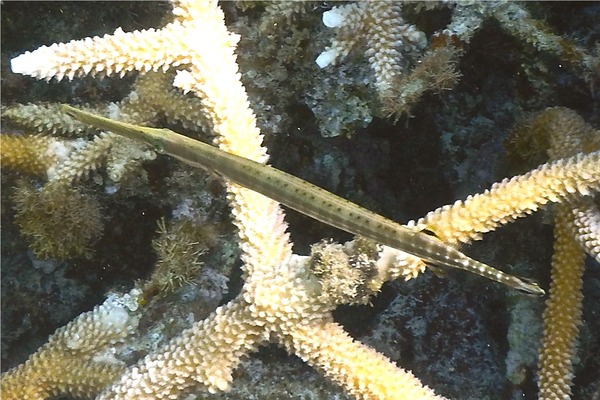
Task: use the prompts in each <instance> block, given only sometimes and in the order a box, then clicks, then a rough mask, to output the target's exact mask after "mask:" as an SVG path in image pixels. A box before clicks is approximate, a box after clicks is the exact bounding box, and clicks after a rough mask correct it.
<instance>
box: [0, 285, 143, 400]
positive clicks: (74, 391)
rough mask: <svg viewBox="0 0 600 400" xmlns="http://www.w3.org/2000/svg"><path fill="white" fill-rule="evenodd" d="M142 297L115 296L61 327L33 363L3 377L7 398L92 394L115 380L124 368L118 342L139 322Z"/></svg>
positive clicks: (135, 294)
mask: <svg viewBox="0 0 600 400" xmlns="http://www.w3.org/2000/svg"><path fill="white" fill-rule="evenodd" d="M138 296H139V291H132V292H131V293H130V294H125V295H111V296H109V297H108V298H107V299H106V301H105V302H104V303H103V304H101V305H99V306H96V307H95V308H94V310H92V311H89V312H87V313H84V314H81V315H80V316H79V317H77V318H76V319H75V320H73V321H72V322H70V323H69V324H67V325H66V326H64V327H62V328H60V329H58V330H57V331H56V332H55V333H54V334H53V335H52V336H50V338H49V339H48V343H46V344H45V345H44V346H42V347H41V348H40V349H39V350H38V351H37V352H36V353H35V354H33V355H32V356H31V357H29V359H28V360H27V362H25V363H24V364H22V365H20V366H19V367H17V368H14V369H12V370H11V371H10V372H7V373H6V374H3V375H2V397H3V398H5V399H31V400H43V399H47V398H49V397H52V396H55V395H57V394H63V393H69V394H71V395H73V396H81V397H90V396H92V395H93V394H94V390H95V388H97V387H102V386H105V385H107V384H108V383H110V382H111V381H112V380H113V379H115V377H117V376H118V375H119V374H120V373H122V372H123V369H124V363H123V362H122V361H120V360H118V359H116V358H115V357H114V353H115V349H114V346H117V345H118V344H120V343H123V342H124V341H125V338H127V336H130V335H131V334H132V333H133V332H134V330H135V328H136V326H137V324H138V321H139V319H138V317H137V316H136V315H135V311H136V310H137V308H138V307H137V297H138ZM23 382H35V384H29V385H23Z"/></svg>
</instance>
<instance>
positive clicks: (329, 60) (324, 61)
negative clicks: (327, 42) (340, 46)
mask: <svg viewBox="0 0 600 400" xmlns="http://www.w3.org/2000/svg"><path fill="white" fill-rule="evenodd" d="M337 56H338V52H337V51H335V50H327V51H324V52H322V53H321V54H319V56H318V57H317V59H316V60H315V62H316V63H317V65H318V66H319V68H325V67H326V66H328V65H329V64H333V62H334V61H335V59H336V58H337Z"/></svg>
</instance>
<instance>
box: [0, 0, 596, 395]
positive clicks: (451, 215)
mask: <svg viewBox="0 0 600 400" xmlns="http://www.w3.org/2000/svg"><path fill="white" fill-rule="evenodd" d="M509 4H510V3H509ZM402 7H404V6H403V5H402ZM461 7H462V6H461V5H460V4H457V8H458V9H460V8H461ZM464 7H467V5H465V6H464ZM473 7H476V6H473ZM473 7H472V8H471V9H470V10H473ZM482 7H483V6H482ZM490 7H492V6H490ZM507 7H510V6H507ZM357 12H358V13H362V14H360V17H356V16H354V17H353V15H358V14H356V13H357ZM374 17H377V18H379V20H375V21H374V20H373V18H374ZM453 18H454V21H456V19H457V18H458V11H456V12H455V16H454V17H453ZM323 21H324V22H325V24H326V25H327V26H328V27H331V28H336V29H338V28H339V29H341V28H342V27H343V25H344V24H348V23H349V22H352V21H354V23H355V24H358V25H357V26H359V27H360V29H366V30H367V31H369V32H370V31H375V34H374V35H375V36H372V35H371V36H368V37H367V43H368V44H369V49H368V50H366V52H365V55H366V56H367V57H368V58H369V61H370V62H372V63H374V64H376V66H375V67H374V72H375V74H376V87H377V90H379V91H383V92H386V91H389V90H391V89H390V88H391V85H393V84H394V83H395V82H394V81H395V79H396V77H397V76H398V75H399V74H401V73H402V67H401V65H402V64H403V63H404V61H403V60H402V57H400V54H401V53H402V51H401V50H398V47H399V46H400V45H401V44H407V43H408V45H410V46H412V47H410V49H409V50H410V51H415V52H419V51H421V50H422V49H423V47H424V46H425V43H424V37H423V35H422V33H421V32H420V31H418V30H416V28H414V27H413V26H412V25H410V24H407V23H404V21H403V18H402V15H401V6H400V5H399V4H396V3H395V2H372V3H359V4H351V5H343V6H336V7H335V8H334V9H333V10H332V11H328V12H327V13H326V15H325V16H324V17H323ZM378 25H379V26H380V27H381V29H378V28H377V27H378ZM398 29H399V31H397V30H398ZM455 30H456V29H455ZM453 34H456V32H454V33H453ZM341 36H343V35H340V38H336V39H335V40H334V42H333V44H332V46H331V47H330V48H329V49H328V50H326V51H325V52H324V53H322V54H321V56H320V57H319V61H318V62H319V65H320V66H323V67H325V66H327V65H330V64H331V65H333V63H334V62H335V61H337V60H338V58H343V57H344V56H345V55H346V54H348V53H349V50H346V49H345V46H346V47H347V46H350V47H353V46H354V43H349V42H348V39H343V38H342V37H341ZM239 40H240V38H239V36H238V35H237V34H234V33H232V32H230V31H228V29H227V27H226V25H225V17H224V13H223V11H222V10H221V8H220V7H219V6H218V4H217V1H216V0H178V1H173V9H172V21H171V22H169V23H167V24H166V25H165V26H164V27H163V28H161V29H146V30H140V31H133V32H124V31H123V30H122V29H118V30H117V31H115V32H114V34H107V35H105V36H103V37H94V38H85V39H82V40H74V41H71V42H69V43H60V44H53V45H50V46H43V47H41V48H39V49H37V50H34V51H33V52H27V53H25V54H22V55H20V56H18V57H16V58H14V59H13V60H12V61H11V65H12V69H13V71H14V72H17V73H21V74H24V75H29V76H32V77H34V78H36V79H44V80H47V81H49V80H51V79H52V78H55V79H57V80H61V79H63V78H68V79H73V78H75V77H82V76H87V75H91V76H104V75H118V76H123V75H125V74H126V73H129V72H132V71H137V72H139V73H140V75H139V77H138V78H137V80H136V84H135V86H134V90H133V91H132V93H131V94H130V95H129V96H128V97H127V98H125V99H123V100H122V101H121V102H120V103H118V104H117V103H113V104H111V105H109V106H108V107H106V108H105V109H103V110H100V111H101V112H102V113H103V114H104V115H107V116H111V117H113V118H116V119H119V120H123V121H127V122H132V123H140V124H142V123H145V124H158V123H160V119H159V117H157V115H160V116H161V117H165V118H166V119H167V120H168V121H169V122H177V123H181V124H182V125H183V126H184V127H187V128H193V129H195V130H197V131H201V130H207V129H210V130H211V131H212V132H213V133H214V135H215V138H214V143H215V144H216V145H217V146H219V148H221V149H222V150H224V151H227V152H229V153H233V154H237V155H241V156H243V157H246V158H249V159H252V160H254V161H257V162H260V163H267V161H268V159H269V156H268V153H267V148H266V147H265V146H263V134H262V133H261V131H260V129H259V128H258V126H257V121H256V116H255V115H254V113H253V111H252V110H251V108H250V101H249V99H248V96H247V94H246V90H245V87H244V85H243V84H242V81H241V74H240V72H239V71H238V64H237V62H236V56H235V54H234V51H235V49H236V45H237V44H238V42H239ZM437 54H441V53H437ZM457 54H458V52H456V53H451V54H449V55H448V54H447V56H446V57H445V58H444V57H442V58H440V60H441V61H440V60H438V61H440V62H441V63H442V64H444V66H445V67H447V66H448V65H452V63H453V62H454V60H455V58H456V55H457ZM432 70H433V69H432ZM419 93H420V92H419ZM23 107H25V106H23ZM14 112H17V111H16V110H15V111H14ZM27 112H29V111H27ZM63 117H64V116H60V117H54V119H52V120H49V121H48V122H45V121H46V120H43V121H41V122H40V121H39V119H38V118H36V117H31V118H30V119H29V120H28V121H30V122H26V124H28V125H31V126H32V127H33V129H38V130H39V129H40V128H36V127H42V128H41V129H42V130H44V131H46V130H50V131H52V132H57V133H60V132H62V131H64V130H68V131H78V132H81V130H82V129H89V128H82V127H81V126H79V125H74V126H73V127H71V128H59V127H58V126H64V125H65V122H61V121H62V118H63ZM7 118H9V117H7ZM59 120H60V121H59ZM68 123H72V121H70V122H68ZM86 131H87V130H86ZM576 134H577V130H576V129H575V131H574V132H573V135H576ZM4 140H5V139H3V143H4ZM28 140H29V139H28ZM31 140H33V141H34V142H33V143H34V144H35V139H31ZM49 140H53V139H47V138H46V139H42V142H43V143H42V145H41V146H39V147H36V149H35V150H34V152H36V154H42V153H43V154H46V151H45V149H46V148H47V147H48V144H47V142H48V141H49ZM44 143H46V144H44ZM65 143H66V142H65ZM3 146H4V144H3ZM21 147H23V146H21V144H20V143H18V145H15V146H14V148H15V149H20V148H21ZM25 147H26V146H25ZM30 147H31V146H30ZM30 147H29V148H26V150H23V154H25V155H19V156H15V157H13V158H12V160H15V161H12V164H13V165H14V166H15V167H16V168H23V169H30V170H31V171H32V172H37V173H39V171H41V170H43V169H44V168H48V165H55V164H57V166H56V167H55V168H56V169H55V170H54V171H53V172H52V173H49V174H48V176H49V180H50V182H51V183H49V184H61V185H64V187H70V186H71V185H73V183H74V182H77V181H79V180H81V179H83V177H84V176H86V174H89V172H90V171H94V170H96V169H97V168H99V166H100V165H103V164H108V167H107V169H108V175H109V176H110V178H111V179H112V180H113V181H114V182H119V181H121V180H124V179H125V177H131V176H132V175H134V174H133V173H132V171H137V170H139V169H140V165H141V164H142V163H143V162H146V161H152V160H154V159H155V158H156V153H157V152H160V149H151V148H148V147H145V146H140V145H137V144H134V143H133V142H131V141H128V140H126V139H122V138H120V137H117V136H116V135H113V134H111V133H108V132H100V133H99V134H97V135H95V136H94V138H93V139H92V140H89V141H86V142H85V144H84V145H82V146H80V147H77V148H76V149H75V150H73V151H72V152H71V153H69V155H68V157H67V158H66V161H58V162H57V161H55V160H54V159H53V158H51V159H50V161H46V160H45V159H43V158H42V159H41V164H40V165H35V164H31V161H30V162H29V164H31V165H29V164H28V162H25V161H22V160H27V159H29V160H31V159H32V157H31V156H29V154H31V152H32V151H31V150H30ZM38 148H39V149H41V150H39V149H38ZM4 157H5V156H4V155H3V159H4ZM3 163H4V161H3ZM598 190H600V151H598V149H597V148H596V149H588V151H584V149H581V148H579V149H575V150H574V151H573V152H570V153H568V154H563V155H556V156H551V161H549V162H548V163H545V164H543V165H541V166H539V167H537V168H535V169H533V170H531V171H529V172H528V173H525V174H523V175H517V176H514V177H512V178H507V179H505V180H503V181H501V182H498V183H495V184H494V185H492V187H491V188H490V189H489V190H486V191H484V192H482V193H480V194H475V195H473V196H469V197H468V198H467V199H465V200H464V201H457V202H456V203H454V204H453V205H448V206H444V207H440V208H439V209H437V210H435V211H432V212H430V213H429V214H427V215H426V216H424V217H423V218H421V219H418V220H416V221H412V222H409V223H408V224H407V226H408V227H409V228H411V229H419V230H422V229H426V230H428V231H431V232H433V233H434V234H435V235H436V236H437V237H439V238H440V239H441V240H442V241H444V242H445V243H447V244H452V245H454V244H458V243H469V242H471V241H473V240H479V239H481V238H482V236H483V234H485V233H488V232H491V231H494V230H495V229H497V228H499V227H501V226H503V225H506V224H509V223H511V222H513V221H514V220H516V219H518V218H521V217H524V216H526V215H529V214H531V213H533V212H535V211H537V210H538V209H540V208H543V207H545V206H546V205H548V204H549V203H560V204H558V205H557V208H558V209H559V210H558V212H557V217H556V219H557V244H556V253H555V259H554V260H553V264H556V265H557V267H556V268H558V265H559V264H560V263H561V262H563V261H564V263H565V264H569V265H570V264H573V263H574V264H577V265H581V264H582V258H583V257H584V255H585V252H584V251H585V250H587V251H589V252H590V253H591V254H593V255H594V256H595V257H598V255H597V253H598V231H597V227H598V215H597V212H595V211H594V210H593V209H592V210H590V209H589V208H585V207H584V206H582V205H581V204H582V202H583V204H586V202H587V203H589V202H588V200H589V199H590V198H591V196H593V195H595V194H596V193H597V192H598ZM226 191H227V200H228V203H229V205H230V208H231V219H232V221H233V223H234V225H235V226H236V228H237V238H238V243H239V247H240V249H241V260H242V264H243V265H242V267H241V268H242V279H243V286H242V288H241V291H240V293H239V294H237V296H235V297H234V298H233V299H232V300H230V301H228V302H226V303H225V304H223V305H220V306H219V307H218V308H216V309H215V310H214V311H213V312H212V313H210V315H209V316H208V317H207V318H204V319H202V320H199V321H193V322H192V323H191V324H190V327H189V328H188V329H185V330H184V331H182V332H180V333H179V334H177V335H176V336H175V337H174V338H173V339H172V340H170V341H168V342H167V343H166V344H164V345H163V346H161V347H159V348H157V349H152V351H149V352H148V354H147V355H145V356H144V357H141V358H140V359H139V360H137V361H135V362H131V363H130V365H127V366H126V365H124V363H123V362H120V361H118V360H117V357H116V356H115V354H116V353H118V349H119V348H120V346H126V345H127V344H131V342H132V341H133V340H134V339H132V337H131V336H133V334H134V331H135V330H136V329H137V328H138V326H139V323H140V318H141V317H140V314H142V313H143V312H144V306H145V302H146V299H145V298H144V294H143V293H142V291H141V290H140V289H137V288H136V289H133V290H132V291H131V292H130V293H129V294H124V295H110V296H109V297H108V299H107V300H106V302H105V303H104V304H102V305H100V306H98V307H96V308H95V309H94V310H92V311H90V312H88V313H84V314H82V315H81V316H80V317H78V318H77V319H76V320H74V321H73V322H71V323H70V324H68V325H66V326H65V327H64V328H61V329H59V330H58V331H56V332H55V333H54V335H52V336H51V337H50V339H49V341H48V343H46V344H45V345H44V346H42V347H41V348H40V349H38V351H37V352H36V353H34V354H33V355H31V356H30V358H29V360H28V361H26V362H25V363H24V364H22V365H20V366H17V367H15V368H13V369H11V370H9V371H8V372H5V373H4V374H3V375H2V379H1V397H2V398H3V399H7V400H10V399H22V398H31V399H36V400H37V399H40V400H41V399H46V398H50V397H52V396H56V395H63V394H70V395H75V396H82V397H95V398H97V399H148V400H150V399H177V398H182V396H184V395H186V394H190V395H193V394H195V393H197V392H200V391H208V392H209V393H219V392H222V391H227V390H229V389H230V388H231V386H232V383H233V381H234V377H235V370H236V368H238V367H239V366H240V364H241V363H242V361H243V360H244V359H245V358H247V357H248V356H249V355H250V354H251V353H253V352H255V351H257V350H258V349H259V347H260V346H262V345H266V344H269V343H277V344H278V345H280V346H282V347H283V348H284V349H285V350H287V351H288V352H289V353H290V354H294V355H296V356H298V357H299V358H300V359H302V360H303V361H304V362H306V363H307V364H308V365H310V366H311V367H313V368H314V369H316V370H317V371H319V372H320V373H322V374H323V375H324V376H326V377H327V378H329V379H330V380H331V381H332V382H334V383H336V384H337V385H339V386H340V387H341V388H342V390H343V391H344V392H345V393H346V394H348V395H350V396H352V397H354V398H358V399H407V400H408V399H410V400H416V399H443V398H444V397H443V396H440V395H439V394H436V393H435V392H434V390H433V389H432V388H430V387H428V386H427V385H425V384H423V383H422V382H421V381H420V380H419V379H418V378H417V377H416V376H415V375H413V374H412V373H411V372H410V371H408V370H406V369H403V368H401V367H399V366H398V365H396V363H395V362H393V361H392V360H390V359H388V358H387V357H386V356H384V355H383V354H381V353H379V352H378V351H376V350H375V349H374V348H372V347H370V346H368V345H366V344H364V343H361V342H360V341H358V340H355V339H354V338H352V337H351V336H350V335H349V333H348V332H346V330H345V329H344V328H343V327H342V326H341V325H340V324H339V323H337V322H335V321H334V317H333V314H332V312H333V311H334V310H335V309H336V308H337V307H338V306H339V305H341V304H366V303H368V302H369V301H370V299H371V297H372V295H373V294H375V293H377V292H378V291H379V290H380V289H381V287H382V285H383V284H384V283H385V282H388V281H391V280H395V279H400V278H402V279H405V280H409V279H411V278H414V277H416V276H418V275H419V274H420V273H422V272H424V271H425V269H426V268H425V263H424V261H423V260H420V259H418V258H416V257H414V256H411V255H409V254H406V253H403V252H401V251H398V250H395V249H392V248H389V247H386V246H380V245H377V244H375V243H371V242H369V241H366V240H365V239H363V238H355V239H354V240H353V241H351V242H348V243H346V244H344V245H339V244H335V243H330V242H319V243H317V244H315V245H313V249H312V253H311V254H310V255H308V256H303V255H299V254H295V253H294V252H293V251H292V246H293V243H292V241H291V240H290V235H289V233H288V226H287V223H286V222H285V219H284V211H283V209H282V208H281V206H280V205H279V204H278V203H276V202H275V201H273V200H271V199H269V198H266V197H264V196H262V195H260V194H258V193H256V192H252V191H250V190H248V189H245V188H242V187H240V186H238V185H236V184H234V183H231V182H227V183H226ZM588 205H589V204H588ZM575 237H578V238H579V239H578V241H576V240H575ZM580 243H582V244H583V246H581V245H580ZM188 247H189V248H190V250H189V251H190V253H191V254H192V255H194V256H195V255H197V254H198V253H199V250H198V249H197V248H196V247H194V246H193V243H192V244H189V246H188ZM583 249H585V250H583ZM195 267H198V265H197V264H195V265H194V268H195ZM198 269H199V268H198ZM193 272H196V271H195V270H194V271H193ZM553 274H554V273H553ZM574 274H575V275H576V276H575V280H577V279H579V281H580V272H575V273H574ZM553 279H554V281H555V282H557V283H554V284H553V288H552V289H551V291H552V292H558V291H559V289H556V287H559V286H561V285H562V283H561V282H564V280H563V278H560V277H555V278H553ZM180 280H181V281H183V282H184V283H185V282H187V281H189V280H190V278H188V277H187V276H184V277H183V278H180ZM170 285H171V283H166V284H165V285H164V286H168V287H170ZM142 286H143V284H142ZM567 292H568V293H567V294H566V295H565V296H567V297H569V298H570V299H572V300H573V302H574V303H576V304H575V305H574V308H573V310H574V311H572V313H573V314H571V318H572V319H575V321H573V320H570V321H569V322H568V323H567V324H568V327H567V329H569V332H567V333H562V332H561V333H560V335H564V336H568V337H569V338H573V337H574V336H575V335H576V332H573V330H574V329H575V330H576V326H577V321H576V320H577V318H578V317H579V314H578V312H577V311H576V310H577V307H578V304H577V303H578V302H580V301H581V296H580V294H577V293H574V292H573V290H572V288H571V287H570V286H569V287H568V288H567ZM550 301H552V300H550ZM559 302H560V303H561V304H562V302H563V297H559ZM548 310H550V311H547V314H548V315H549V317H547V322H546V324H547V326H549V327H550V328H556V327H557V326H558V327H559V330H560V329H561V327H562V320H563V319H564V314H562V312H560V311H559V312H558V313H559V315H560V318H559V319H560V321H556V320H554V319H552V316H551V315H550V314H553V313H554V312H553V311H551V306H550V305H549V306H548ZM570 340H571V339H570ZM553 343H554V342H552V339H551V342H550V344H548V345H546V347H547V348H554V347H555V346H554V344H553ZM566 347H567V348H565V349H564V350H563V352H566V353H569V357H570V354H571V353H572V349H571V347H572V346H571V342H569V343H567V344H566ZM544 351H545V350H542V354H543V355H542V360H545V359H553V355H544V354H545V353H544ZM543 363H544V361H542V370H543V371H544V368H545V367H544V366H543ZM567 364H568V362H567ZM73 365H74V366H75V367H74V368H73V367H72V366H73ZM67 366H69V367H67ZM560 368H562V369H561V372H560V374H561V376H560V377H558V378H557V380H559V381H560V380H565V381H566V382H567V386H568V380H569V379H570V374H571V370H570V368H569V366H568V365H567V366H565V367H560ZM556 369H557V368H555V367H550V370H551V371H555V370H556ZM49 371H50V372H49ZM548 374H549V375H552V376H554V375H553V374H554V372H549V373H545V372H542V376H544V377H547V376H549V375H548ZM545 379H547V378H541V379H540V381H544V380H545ZM552 379H554V378H552ZM551 385H554V382H551ZM541 386H542V387H544V384H542V385H541ZM541 390H542V395H543V396H546V394H545V393H546V392H545V389H541ZM563 392H565V393H568V389H563ZM548 396H549V395H548ZM547 398H552V397H547Z"/></svg>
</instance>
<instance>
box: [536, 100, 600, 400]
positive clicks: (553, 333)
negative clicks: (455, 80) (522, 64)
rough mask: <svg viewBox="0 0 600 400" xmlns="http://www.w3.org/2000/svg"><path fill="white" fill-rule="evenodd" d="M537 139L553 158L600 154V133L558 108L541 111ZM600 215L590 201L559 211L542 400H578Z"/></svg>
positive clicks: (544, 342)
mask: <svg viewBox="0 0 600 400" xmlns="http://www.w3.org/2000/svg"><path fill="white" fill-rule="evenodd" d="M529 125H530V126H531V131H532V132H534V134H535V135H537V136H539V135H544V136H545V137H546V141H545V143H547V146H544V147H541V148H540V149H539V150H541V151H546V152H547V153H548V155H549V157H550V158H551V159H557V158H559V157H565V156H569V155H572V154H577V153H582V152H583V153H585V152H589V151H591V150H597V149H598V148H599V147H600V146H599V145H598V144H599V142H598V141H599V140H600V131H599V130H596V129H594V128H593V127H592V126H591V125H588V124H586V123H585V121H584V120H583V118H581V117H580V116H579V115H577V113H575V112H574V111H572V110H569V109H567V108H562V107H555V108H549V109H547V110H545V111H542V112H540V113H539V114H537V115H536V116H535V117H534V118H532V121H531V122H530V124H529ZM599 217H600V211H599V210H598V208H597V206H596V205H595V204H594V202H593V199H591V198H590V197H584V198H581V199H576V200H572V201H570V202H568V203H566V204H560V205H557V206H556V207H555V209H554V223H555V231H554V236H555V244H554V255H553V258H552V272H551V274H552V275H551V276H552V283H551V285H550V294H549V298H548V300H547V302H546V310H545V311H544V334H543V339H542V346H541V350H540V360H539V365H540V371H539V388H540V399H564V398H570V397H571V395H572V392H571V386H572V377H573V366H572V364H573V358H574V357H575V343H576V340H577V337H578V335H579V326H580V325H581V317H582V298H583V295H582V287H583V280H582V277H583V271H584V267H585V254H586V253H585V252H586V250H587V251H588V252H589V254H590V255H591V256H593V257H596V259H598V252H597V249H596V250H595V246H594V245H593V244H592V242H593V241H594V239H593V238H594V237H596V240H597V237H598V234H599V231H598V225H594V220H597V219H598V218H599Z"/></svg>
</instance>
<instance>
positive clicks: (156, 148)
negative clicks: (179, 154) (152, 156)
mask: <svg viewBox="0 0 600 400" xmlns="http://www.w3.org/2000/svg"><path fill="white" fill-rule="evenodd" d="M152 147H154V151H156V152H157V153H162V152H164V150H165V146H164V145H163V143H162V142H161V141H160V140H154V141H153V143H152Z"/></svg>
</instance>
